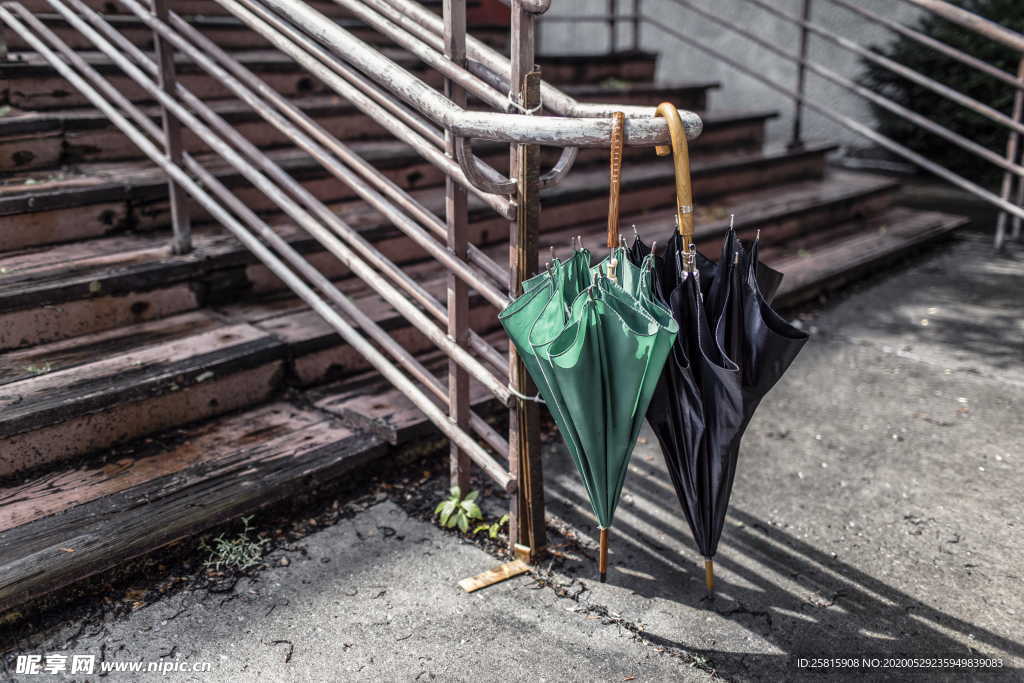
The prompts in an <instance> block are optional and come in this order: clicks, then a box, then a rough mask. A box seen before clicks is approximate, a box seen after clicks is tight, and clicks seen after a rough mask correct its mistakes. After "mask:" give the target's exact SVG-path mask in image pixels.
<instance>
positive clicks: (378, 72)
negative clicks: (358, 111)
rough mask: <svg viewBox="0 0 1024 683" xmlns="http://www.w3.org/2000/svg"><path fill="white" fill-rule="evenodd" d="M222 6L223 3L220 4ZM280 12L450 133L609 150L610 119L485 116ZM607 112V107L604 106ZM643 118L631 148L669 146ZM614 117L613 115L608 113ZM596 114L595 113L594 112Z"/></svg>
mask: <svg viewBox="0 0 1024 683" xmlns="http://www.w3.org/2000/svg"><path fill="white" fill-rule="evenodd" d="M217 2H218V3H222V2H224V0H217ZM261 3H262V4H264V5H266V6H268V7H271V8H273V9H274V10H275V11H277V12H278V13H279V14H282V15H286V16H287V17H288V20H289V21H290V22H291V23H293V24H294V25H296V26H297V27H299V28H300V29H302V30H303V31H304V32H306V33H307V34H308V35H310V36H312V37H314V38H315V39H316V40H317V41H318V42H320V43H321V44H322V45H324V46H325V47H327V49H328V50H329V51H332V52H336V54H337V57H338V58H340V59H344V60H345V61H347V62H348V63H349V64H351V65H353V66H355V67H356V68H358V69H359V70H360V71H362V72H363V73H364V74H367V75H372V78H373V80H375V81H377V82H378V83H380V85H381V87H383V88H385V89H387V90H389V91H390V92H391V93H392V94H394V95H395V96H396V97H399V98H401V99H402V100H403V101H405V102H406V103H407V104H409V105H410V106H412V107H413V108H414V109H416V110H417V111H419V112H420V113H422V114H423V115H425V116H426V117H427V118H428V119H430V120H432V121H434V122H435V123H437V124H438V125H440V126H441V127H443V128H445V129H446V130H451V131H452V132H453V133H454V134H455V135H458V136H460V137H465V138H475V139H482V140H495V141H499V142H507V143H522V144H536V145H549V146H553V147H598V148H602V147H607V146H608V140H609V139H610V136H611V129H612V121H611V118H610V117H609V118H582V117H579V116H575V117H573V116H559V117H543V118H542V117H536V116H527V115H524V114H506V113H502V112H482V111H471V110H465V109H462V108H461V107H457V106H455V105H454V104H453V103H452V102H451V101H450V100H448V99H447V98H446V97H444V96H443V95H441V94H440V93H438V92H437V91H435V90H434V89H433V88H431V87H429V86H427V85H426V84H425V83H423V82H422V81H421V80H420V79H419V78H417V77H416V76H414V75H413V74H411V73H409V72H408V71H407V70H406V69H404V68H402V67H401V66H399V65H398V64H395V63H394V62H393V61H391V60H389V59H388V58H387V57H385V56H384V55H382V54H380V53H379V52H378V51H376V50H374V49H373V48H372V47H370V46H368V45H367V44H366V43H365V42H363V41H361V40H359V39H358V38H357V37H355V36H353V35H352V34H351V33H350V32H348V31H346V30H345V29H344V28H342V27H340V26H338V25H337V24H336V23H334V22H331V21H329V20H327V18H326V17H325V16H324V15H322V14H320V13H319V12H317V11H316V10H314V9H312V8H311V7H309V6H308V5H306V4H305V3H303V2H301V1H300V0H261ZM602 109H603V110H607V109H608V105H603V106H602ZM639 109H640V110H641V111H642V112H644V113H643V114H642V116H643V118H634V119H630V120H629V121H628V122H627V125H626V140H627V141H628V144H631V145H640V146H653V145H656V144H663V143H667V142H668V130H667V128H666V126H665V122H664V120H662V119H657V118H654V117H653V114H654V109H653V108H649V107H641V108H639ZM609 113H610V112H609ZM592 115H596V114H592ZM683 118H684V123H685V124H686V125H687V132H688V133H689V134H690V135H692V136H693V137H696V135H697V134H699V132H700V123H699V121H700V118H699V117H698V116H697V115H696V114H693V113H692V112H685V113H683Z"/></svg>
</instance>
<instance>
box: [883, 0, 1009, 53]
mask: <svg viewBox="0 0 1024 683" xmlns="http://www.w3.org/2000/svg"><path fill="white" fill-rule="evenodd" d="M901 2H904V3H906V4H908V5H913V6H915V7H917V8H919V9H923V10H926V11H928V12H931V13H932V14H934V15H936V16H940V17H942V18H943V19H946V20H947V21H951V22H953V23H954V24H958V25H959V26H961V27H963V28H966V29H967V30H969V31H971V32H972V33H977V34H978V35H979V36H984V37H986V38H989V39H991V40H994V41H996V42H997V43H1002V44H1003V45H1005V46H1006V47H1009V48H1013V49H1014V50H1016V51H1017V52H1020V53H1021V54H1024V35H1022V34H1020V33H1018V32H1016V31H1013V30H1011V29H1008V28H1006V27H1005V26H1000V25H999V24H997V23H995V22H994V21H989V20H988V19H986V18H985V17H981V16H978V15H977V14H974V13H973V12H968V11H967V10H965V9H964V8H962V7H957V6H956V5H953V4H950V3H948V2H945V1H944V0H901Z"/></svg>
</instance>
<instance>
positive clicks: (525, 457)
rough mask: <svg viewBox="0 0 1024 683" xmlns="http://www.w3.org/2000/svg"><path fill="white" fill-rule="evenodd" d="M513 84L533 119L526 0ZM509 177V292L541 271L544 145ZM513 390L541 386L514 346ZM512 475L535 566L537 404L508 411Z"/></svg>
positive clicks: (518, 7)
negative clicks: (512, 194)
mask: <svg viewBox="0 0 1024 683" xmlns="http://www.w3.org/2000/svg"><path fill="white" fill-rule="evenodd" d="M511 10H512V11H511V21H510V29H511V41H510V43H511V45H510V55H509V62H508V64H509V69H508V72H509V80H510V82H511V83H512V85H513V88H512V89H511V92H512V93H513V96H514V97H515V99H516V101H517V104H518V105H519V107H520V108H521V109H522V110H524V111H526V112H528V113H527V114H526V115H525V116H526V118H533V117H534V116H535V114H536V111H537V110H538V109H539V108H540V105H541V88H540V84H541V80H540V73H539V72H538V71H537V66H536V37H537V36H536V14H535V13H534V11H533V10H532V8H530V7H528V6H527V5H526V3H524V2H523V0H513V2H512V8H511ZM509 152H510V154H509V175H510V176H511V177H512V178H515V179H516V187H515V191H516V195H515V201H516V207H517V210H516V219H515V222H514V223H512V225H511V226H510V230H509V293H510V294H511V295H512V296H513V297H515V296H519V295H520V294H521V293H522V283H523V281H524V280H526V279H527V278H529V277H531V276H533V274H534V273H536V272H537V252H538V247H539V245H538V239H539V234H540V208H541V207H540V177H541V173H540V147H539V146H538V145H536V144H529V143H528V142H527V141H520V142H519V143H518V144H513V145H511V147H510V150H509ZM508 377H509V386H510V387H511V390H512V392H513V393H514V394H515V395H516V396H523V395H528V396H533V395H536V387H535V386H534V384H533V381H532V380H531V378H530V375H529V373H528V372H527V371H526V366H525V365H524V364H523V362H522V359H520V358H519V355H518V353H517V351H516V348H515V345H514V344H509V345H508ZM508 441H509V446H510V448H511V450H510V451H509V473H510V474H511V475H512V476H513V477H514V478H515V480H516V482H517V490H516V493H515V495H514V496H513V498H512V503H511V506H510V510H509V541H510V545H511V549H512V551H513V552H514V553H515V554H516V555H517V556H518V557H519V558H521V559H524V560H526V561H528V562H533V561H535V560H536V559H538V558H539V557H540V556H541V555H542V554H543V553H544V548H545V547H546V545H547V527H546V523H545V512H544V511H545V505H544V473H543V462H542V459H541V448H540V412H539V406H538V405H537V404H536V403H535V402H533V401H524V400H516V401H514V402H513V404H512V405H511V406H510V410H509V430H508Z"/></svg>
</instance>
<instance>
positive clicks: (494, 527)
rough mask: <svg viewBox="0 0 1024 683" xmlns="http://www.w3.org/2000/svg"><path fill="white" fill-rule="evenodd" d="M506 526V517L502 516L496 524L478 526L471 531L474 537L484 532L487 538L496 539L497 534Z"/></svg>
mask: <svg viewBox="0 0 1024 683" xmlns="http://www.w3.org/2000/svg"><path fill="white" fill-rule="evenodd" d="M506 524H508V515H502V516H501V518H500V519H499V520H498V521H497V522H492V523H491V524H478V525H477V526H476V528H475V529H473V535H474V536H475V535H476V534H478V533H480V532H481V531H486V532H487V535H488V536H489V537H491V538H497V537H498V534H499V533H501V527H503V526H505V525H506Z"/></svg>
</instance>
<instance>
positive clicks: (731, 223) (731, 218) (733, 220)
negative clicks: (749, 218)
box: [729, 213, 736, 230]
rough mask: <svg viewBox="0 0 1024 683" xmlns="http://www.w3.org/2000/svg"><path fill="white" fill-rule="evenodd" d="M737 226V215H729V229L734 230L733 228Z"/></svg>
mask: <svg viewBox="0 0 1024 683" xmlns="http://www.w3.org/2000/svg"><path fill="white" fill-rule="evenodd" d="M735 224H736V214H734V213H730V214H729V229H730V230H732V229H733V227H735Z"/></svg>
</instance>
